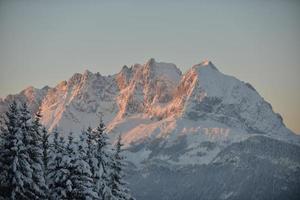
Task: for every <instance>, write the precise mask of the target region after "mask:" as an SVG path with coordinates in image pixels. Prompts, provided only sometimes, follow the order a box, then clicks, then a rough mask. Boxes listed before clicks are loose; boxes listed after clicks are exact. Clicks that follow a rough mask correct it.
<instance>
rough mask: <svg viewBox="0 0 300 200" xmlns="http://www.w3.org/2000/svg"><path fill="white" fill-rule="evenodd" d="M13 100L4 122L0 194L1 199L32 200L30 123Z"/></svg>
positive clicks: (2, 129) (0, 155) (0, 156)
mask: <svg viewBox="0 0 300 200" xmlns="http://www.w3.org/2000/svg"><path fill="white" fill-rule="evenodd" d="M26 119H27V118H26V117H25V116H24V115H22V113H21V111H20V109H19V108H18V106H17V103H16V102H15V101H14V102H13V103H12V104H11V105H10V106H9V110H8V111H7V112H6V116H5V124H4V126H2V127H1V147H0V196H1V198H2V199H12V200H17V199H25V200H26V199H32V198H33V197H34V196H35V195H34V194H33V193H32V191H31V186H32V181H33V180H32V174H33V170H32V168H31V166H30V164H31V162H30V157H29V153H28V148H27V147H28V140H27V139H26V138H25V137H26V134H27V133H26V132H24V131H25V130H26V129H27V128H28V126H27V121H26Z"/></svg>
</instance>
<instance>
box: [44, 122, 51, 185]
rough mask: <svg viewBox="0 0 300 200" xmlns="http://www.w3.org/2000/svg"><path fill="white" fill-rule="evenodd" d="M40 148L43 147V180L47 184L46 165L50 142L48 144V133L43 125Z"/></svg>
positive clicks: (47, 163) (48, 157)
mask: <svg viewBox="0 0 300 200" xmlns="http://www.w3.org/2000/svg"><path fill="white" fill-rule="evenodd" d="M42 149H43V157H42V160H43V168H44V174H45V177H46V178H45V182H46V185H48V180H47V176H48V171H49V170H48V165H49V159H50V156H49V153H50V144H49V134H48V132H47V130H46V128H45V127H43V130H42Z"/></svg>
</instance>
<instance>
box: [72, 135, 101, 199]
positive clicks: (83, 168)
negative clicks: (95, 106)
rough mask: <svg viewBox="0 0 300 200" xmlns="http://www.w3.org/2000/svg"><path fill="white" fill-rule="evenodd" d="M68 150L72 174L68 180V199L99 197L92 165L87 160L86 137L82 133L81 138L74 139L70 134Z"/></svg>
mask: <svg viewBox="0 0 300 200" xmlns="http://www.w3.org/2000/svg"><path fill="white" fill-rule="evenodd" d="M67 152H68V154H69V157H70V159H69V161H70V162H69V163H68V164H69V166H68V169H69V171H70V176H69V180H68V193H67V198H68V199H78V200H92V199H99V197H98V193H97V192H96V187H95V185H94V182H93V179H92V173H91V170H90V166H89V164H88V162H87V160H86V159H87V145H86V137H85V136H84V135H81V137H80V140H79V141H78V140H77V141H74V139H73V136H72V134H70V135H69V140H68V147H67Z"/></svg>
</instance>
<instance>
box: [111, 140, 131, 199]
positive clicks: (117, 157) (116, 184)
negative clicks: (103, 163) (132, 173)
mask: <svg viewBox="0 0 300 200" xmlns="http://www.w3.org/2000/svg"><path fill="white" fill-rule="evenodd" d="M121 139H122V138H121V135H119V137H118V140H117V143H116V147H115V153H114V155H113V162H112V165H111V177H110V178H111V179H110V181H111V182H110V188H111V190H112V195H113V198H112V199H114V200H132V199H133V198H132V197H131V195H130V191H129V189H127V187H126V183H125V182H124V180H123V178H124V172H123V168H124V166H125V163H124V161H123V159H124V157H123V156H122V155H121V153H122V146H123V144H122V143H121Z"/></svg>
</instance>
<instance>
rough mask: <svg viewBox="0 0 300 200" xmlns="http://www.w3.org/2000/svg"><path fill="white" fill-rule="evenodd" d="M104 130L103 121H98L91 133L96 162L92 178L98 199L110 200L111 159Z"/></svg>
mask: <svg viewBox="0 0 300 200" xmlns="http://www.w3.org/2000/svg"><path fill="white" fill-rule="evenodd" d="M105 129H106V128H105V125H104V123H103V121H102V120H100V123H99V125H98V126H97V128H96V129H95V130H93V132H92V136H93V138H94V140H95V152H94V156H95V159H96V160H97V165H96V167H95V171H94V176H93V177H94V178H95V180H94V181H95V184H96V188H97V192H98V195H99V197H100V198H102V199H103V200H110V199H111V198H112V193H111V188H110V187H109V183H110V167H111V163H112V157H111V152H110V149H109V143H108V137H107V133H106V131H105Z"/></svg>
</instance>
